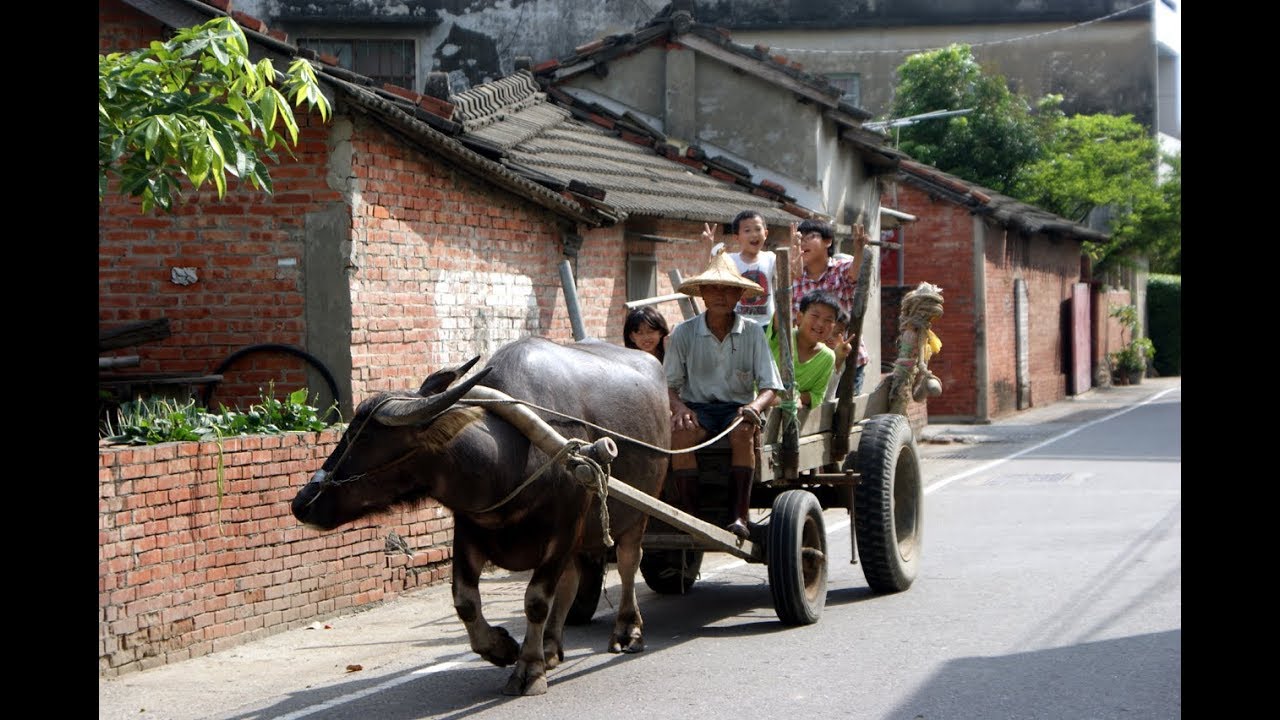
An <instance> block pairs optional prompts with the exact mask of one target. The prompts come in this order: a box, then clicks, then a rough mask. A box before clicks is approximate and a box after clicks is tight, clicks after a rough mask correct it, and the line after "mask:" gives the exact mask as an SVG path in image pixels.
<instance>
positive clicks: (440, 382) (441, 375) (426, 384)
mask: <svg viewBox="0 0 1280 720" xmlns="http://www.w3.org/2000/svg"><path fill="white" fill-rule="evenodd" d="M479 360H480V356H479V355H477V356H475V357H473V358H471V359H470V360H468V361H467V362H465V363H463V364H462V365H459V366H458V367H456V368H445V369H444V370H437V371H435V372H433V373H431V374H430V375H429V376H427V379H426V380H423V381H422V387H420V388H418V394H419V395H421V396H422V397H430V396H432V395H435V394H436V393H438V392H441V391H443V390H445V389H447V388H448V387H449V386H450V385H452V384H453V383H454V382H456V381H457V379H458V378H460V377H462V376H463V375H466V374H467V371H468V370H470V369H471V367H472V366H473V365H475V364H476V362H478V361H479Z"/></svg>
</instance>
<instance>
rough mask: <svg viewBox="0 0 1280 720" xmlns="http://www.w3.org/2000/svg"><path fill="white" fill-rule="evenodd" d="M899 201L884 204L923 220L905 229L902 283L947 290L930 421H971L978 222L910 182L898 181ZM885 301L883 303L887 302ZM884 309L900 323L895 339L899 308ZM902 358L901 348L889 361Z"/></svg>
mask: <svg viewBox="0 0 1280 720" xmlns="http://www.w3.org/2000/svg"><path fill="white" fill-rule="evenodd" d="M896 197H897V200H896V203H895V201H894V199H893V196H892V195H891V194H886V195H885V196H884V197H883V198H881V201H882V202H883V203H885V204H886V205H890V206H892V207H895V208H896V209H898V210H901V211H902V212H905V213H910V214H912V215H915V216H916V217H917V218H919V220H918V221H916V222H913V223H910V224H908V225H907V227H906V232H905V235H906V239H905V243H904V247H903V256H904V258H905V268H904V272H903V279H904V281H905V283H906V288H907V290H913V289H915V287H916V286H917V285H919V284H920V283H921V282H929V283H933V284H934V285H938V286H941V287H942V299H943V304H942V317H940V318H938V319H937V320H936V321H935V322H934V323H933V332H934V333H935V334H937V336H938V338H939V339H940V340H942V352H940V353H938V354H937V355H935V356H934V357H933V358H932V359H931V360H930V361H929V370H930V371H932V372H933V374H934V375H936V376H938V379H939V380H941V381H942V395H940V396H938V397H935V398H930V399H929V401H928V404H929V409H928V414H929V416H931V417H942V416H948V417H972V416H973V415H974V414H975V413H976V412H977V375H976V364H975V359H974V353H975V352H976V346H975V338H976V337H977V332H978V327H977V314H978V309H979V308H978V306H977V304H976V303H975V301H974V285H973V218H972V216H970V215H969V213H968V211H966V210H964V209H963V208H961V207H959V206H957V205H955V204H953V203H951V202H948V201H945V200H936V199H933V198H931V197H929V196H928V195H927V194H926V193H924V192H922V191H920V190H919V189H917V188H915V187H913V186H911V185H908V184H906V183H898V192H897V196H896ZM882 302H883V301H882ZM889 316H890V310H888V309H885V310H884V316H883V317H884V320H885V322H892V323H894V324H895V327H894V329H893V332H892V335H890V337H891V338H892V339H894V340H895V341H896V338H897V336H898V331H897V328H896V322H897V317H898V310H897V308H896V307H895V308H893V309H892V319H891V318H890V317H889ZM897 356H898V351H897V346H896V345H894V346H892V347H891V348H889V349H887V350H885V355H884V357H885V358H886V359H887V360H892V359H893V358H896V357H897Z"/></svg>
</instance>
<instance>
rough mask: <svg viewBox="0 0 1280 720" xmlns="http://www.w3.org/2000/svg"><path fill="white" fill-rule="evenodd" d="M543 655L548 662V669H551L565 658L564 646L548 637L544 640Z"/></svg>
mask: <svg viewBox="0 0 1280 720" xmlns="http://www.w3.org/2000/svg"><path fill="white" fill-rule="evenodd" d="M542 657H543V660H544V661H545V662H546V663H547V669H548V670H550V669H551V668H553V667H555V666H557V665H559V664H560V663H561V662H562V661H563V660H564V648H563V647H561V646H560V643H559V642H557V641H555V640H552V639H550V638H547V639H546V640H543V641H542Z"/></svg>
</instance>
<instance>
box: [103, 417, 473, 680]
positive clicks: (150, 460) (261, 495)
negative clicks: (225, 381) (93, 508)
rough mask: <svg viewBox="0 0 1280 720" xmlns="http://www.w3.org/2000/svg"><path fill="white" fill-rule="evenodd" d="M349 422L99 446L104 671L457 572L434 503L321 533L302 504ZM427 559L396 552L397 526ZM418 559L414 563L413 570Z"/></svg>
mask: <svg viewBox="0 0 1280 720" xmlns="http://www.w3.org/2000/svg"><path fill="white" fill-rule="evenodd" d="M338 437H339V433H338V431H337V430H326V431H324V432H320V433H286V434H284V435H262V436H252V437H240V438H229V439H226V440H224V441H223V443H222V463H223V468H224V470H223V476H224V480H223V491H222V497H221V501H220V502H221V511H219V498H218V487H217V471H216V463H217V462H218V452H219V451H218V445H217V444H216V443H166V444H163V445H151V446H147V447H137V448H121V447H102V448H99V450H98V673H99V675H117V674H120V673H124V672H130V671H134V670H141V669H146V668H149V667H153V666H157V665H162V664H164V663H167V662H171V661H175V660H183V659H186V658H190V657H197V656H200V655H204V654H207V653H209V652H212V651H215V650H221V649H224V648H227V647H231V646H234V645H237V644H240V643H243V642H247V641H249V640H254V639H258V638H261V637H265V636H266V635H269V634H272V633H276V632H279V631H282V630H287V629H290V628H295V627H299V626H302V625H306V624H307V623H309V622H311V621H313V620H315V619H317V618H322V617H326V616H331V615H333V614H336V613H339V612H341V611H343V610H345V609H348V608H355V607H358V606H361V605H367V604H370V603H377V602H381V601H385V600H390V599H392V598H394V597H396V596H397V595H399V594H400V593H402V592H404V591H405V590H408V589H411V588H414V587H419V586H423V585H427V584H431V583H435V582H439V581H443V580H447V579H448V578H449V577H450V565H449V561H450V559H451V550H450V545H449V541H450V539H451V536H452V529H453V519H452V516H451V515H450V514H449V513H448V512H447V511H446V510H445V509H444V508H442V507H441V506H440V505H439V504H437V503H435V502H434V501H428V502H426V503H424V504H423V505H422V506H420V507H418V508H415V509H412V510H404V511H397V512H392V513H385V514H382V515H379V516H374V517H370V518H366V519H364V520H361V521H359V522H356V523H353V524H351V525H348V526H345V527H343V528H342V529H341V530H337V531H333V532H329V533H320V532H318V531H315V530H309V529H307V528H305V527H303V526H302V525H300V524H299V523H298V521H297V520H296V519H294V517H293V515H292V514H291V512H290V508H289V503H290V501H291V500H292V499H293V496H294V494H296V492H297V491H298V489H300V488H301V487H302V485H303V484H305V483H306V481H307V479H308V478H309V476H310V474H311V472H312V471H314V470H315V469H316V468H318V467H319V466H320V464H321V463H322V462H323V461H324V458H325V457H327V456H328V454H329V453H330V452H331V451H332V450H333V447H334V446H335V445H336V444H337V440H338ZM391 531H395V532H397V533H398V534H400V535H401V536H402V537H404V538H405V539H406V540H407V541H408V543H409V545H410V547H411V548H414V549H415V552H416V556H415V557H414V558H412V559H410V558H409V557H408V556H406V555H405V554H403V553H392V554H387V553H385V552H384V544H385V540H386V537H387V534H388V533H390V532H391ZM410 568H412V570H411V569H410Z"/></svg>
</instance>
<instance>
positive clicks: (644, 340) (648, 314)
mask: <svg viewBox="0 0 1280 720" xmlns="http://www.w3.org/2000/svg"><path fill="white" fill-rule="evenodd" d="M670 333H671V331H670V330H669V329H668V328H667V320H666V318H664V317H662V313H659V312H658V311H657V310H654V309H653V306H652V305H645V306H643V307H638V308H636V309H634V310H632V311H631V312H628V313H627V321H626V322H625V323H623V325H622V344H623V345H626V346H627V347H629V348H631V349H632V350H643V351H645V352H647V353H649V354H650V355H653V356H654V357H656V358H658V362H662V361H663V358H665V357H666V354H667V349H666V346H665V342H666V339H667V335H669V334H670Z"/></svg>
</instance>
